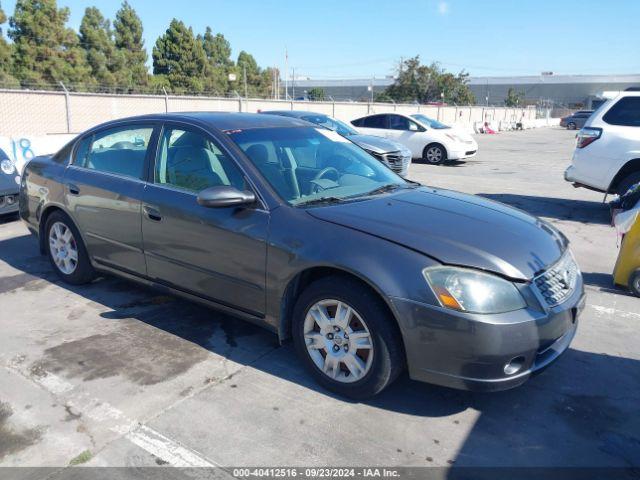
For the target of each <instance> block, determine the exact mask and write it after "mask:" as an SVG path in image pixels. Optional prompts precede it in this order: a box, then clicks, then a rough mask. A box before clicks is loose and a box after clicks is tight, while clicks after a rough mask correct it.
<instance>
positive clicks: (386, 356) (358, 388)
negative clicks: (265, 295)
mask: <svg viewBox="0 0 640 480" xmlns="http://www.w3.org/2000/svg"><path fill="white" fill-rule="evenodd" d="M293 342H294V345H295V348H296V351H297V353H298V355H299V356H300V357H301V358H302V360H303V362H304V363H305V365H306V366H307V368H308V369H309V371H310V372H311V374H312V375H313V376H314V377H315V379H316V380H317V381H318V383H320V384H321V385H322V386H324V387H325V388H327V389H328V390H331V391H333V392H336V393H338V394H340V395H344V396H346V397H350V398H354V399H364V398H368V397H371V396H373V395H375V394H377V393H379V392H381V391H382V390H383V389H384V388H385V387H387V386H388V385H389V384H390V383H391V382H393V380H394V379H395V378H396V377H397V376H398V374H399V373H400V372H401V371H402V368H403V366H404V353H403V348H402V341H401V339H400V332H399V331H398V328H397V325H396V323H395V319H394V318H392V317H391V315H390V314H389V313H388V309H387V308H386V305H384V303H383V302H382V300H381V299H380V298H379V297H378V296H377V295H375V294H374V293H373V292H371V291H370V290H369V289H368V288H366V287H365V286H363V285H361V284H360V283H358V282H357V281H354V280H351V279H346V278H341V277H328V278H325V279H321V280H318V281H316V282H314V283H313V284H311V285H310V286H309V287H307V289H306V290H305V291H304V292H303V293H302V295H301V296H300V298H299V299H298V301H297V302H296V306H295V308H294V314H293Z"/></svg>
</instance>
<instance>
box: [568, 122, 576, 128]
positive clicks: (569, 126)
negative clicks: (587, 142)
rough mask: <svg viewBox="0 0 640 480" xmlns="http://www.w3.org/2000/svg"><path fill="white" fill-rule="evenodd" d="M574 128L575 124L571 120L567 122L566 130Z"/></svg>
mask: <svg viewBox="0 0 640 480" xmlns="http://www.w3.org/2000/svg"><path fill="white" fill-rule="evenodd" d="M575 129H576V124H575V123H573V122H569V123H567V130H575Z"/></svg>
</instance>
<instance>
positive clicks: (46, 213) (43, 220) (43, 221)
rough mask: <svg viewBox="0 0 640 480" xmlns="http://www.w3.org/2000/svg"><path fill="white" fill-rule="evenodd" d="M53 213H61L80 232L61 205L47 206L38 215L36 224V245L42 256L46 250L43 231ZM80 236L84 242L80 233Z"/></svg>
mask: <svg viewBox="0 0 640 480" xmlns="http://www.w3.org/2000/svg"><path fill="white" fill-rule="evenodd" d="M54 212H62V214H63V215H65V216H66V217H67V218H68V219H69V221H71V222H72V223H73V225H74V227H76V229H78V231H79V232H80V229H79V228H78V224H77V223H76V221H75V220H74V219H73V217H72V216H71V215H69V212H67V211H66V210H65V209H64V208H63V207H62V206H61V205H58V204H55V203H54V204H50V205H47V206H46V207H45V208H44V209H43V210H42V212H41V213H40V220H39V222H38V243H39V247H40V253H41V254H43V255H44V254H45V253H47V248H46V241H47V240H46V235H45V233H46V232H45V231H44V229H45V227H46V225H47V220H48V218H49V217H50V216H51V214H52V213H54ZM80 235H81V237H82V241H83V242H84V236H83V235H82V232H80ZM85 244H86V243H85Z"/></svg>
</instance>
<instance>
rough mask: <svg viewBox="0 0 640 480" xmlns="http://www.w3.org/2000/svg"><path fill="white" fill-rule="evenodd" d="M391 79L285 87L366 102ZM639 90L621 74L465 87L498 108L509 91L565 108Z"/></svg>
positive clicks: (634, 79) (636, 79) (482, 80)
mask: <svg viewBox="0 0 640 480" xmlns="http://www.w3.org/2000/svg"><path fill="white" fill-rule="evenodd" d="M393 80H394V79H393V78H392V77H385V78H374V79H371V78H362V79H335V80H320V79H318V80H314V79H304V80H301V79H296V81H295V82H293V85H291V84H290V85H289V94H290V95H292V91H293V90H292V88H294V89H295V97H302V96H304V92H305V91H308V90H310V89H311V88H314V87H320V88H322V89H324V91H325V94H326V95H327V96H330V97H332V98H333V99H334V100H368V99H369V98H370V96H371V91H370V90H369V87H370V86H373V92H374V93H378V92H382V91H383V90H384V89H385V88H386V87H387V86H389V85H391V84H392V83H393ZM629 87H640V74H625V75H554V74H551V73H546V74H541V75H529V76H514V77H471V78H469V88H470V89H471V91H472V92H473V94H474V95H475V97H476V101H477V103H478V104H486V103H489V104H490V105H502V104H503V103H504V99H505V98H506V96H507V92H508V90H509V88H513V89H515V91H516V92H521V93H523V94H524V98H525V102H526V103H528V104H533V103H538V102H541V101H542V102H545V103H549V104H552V105H558V106H567V107H580V108H581V107H587V108H588V107H591V106H592V102H593V101H594V100H597V99H599V98H600V97H601V95H602V93H603V92H605V91H619V90H625V89H626V88H629Z"/></svg>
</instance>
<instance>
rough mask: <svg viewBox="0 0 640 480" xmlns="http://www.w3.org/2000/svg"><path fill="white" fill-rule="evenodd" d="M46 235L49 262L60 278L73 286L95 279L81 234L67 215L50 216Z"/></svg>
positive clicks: (60, 213) (55, 214)
mask: <svg viewBox="0 0 640 480" xmlns="http://www.w3.org/2000/svg"><path fill="white" fill-rule="evenodd" d="M45 234H46V236H47V237H46V238H47V242H46V245H47V254H48V256H49V260H50V261H51V265H52V266H53V268H54V270H55V271H56V273H57V274H58V276H59V277H60V278H62V279H63V280H64V281H65V282H67V283H70V284H72V285H81V284H83V283H88V282H90V281H91V280H93V279H94V278H95V271H94V269H93V267H92V266H91V262H90V261H89V256H88V255H87V250H86V248H85V246H84V243H82V238H81V237H80V232H79V231H78V229H77V228H76V226H75V225H74V224H73V222H72V221H71V220H70V219H69V217H68V216H67V215H65V214H64V213H62V212H53V213H52V214H51V215H49V218H47V223H46V225H45Z"/></svg>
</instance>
